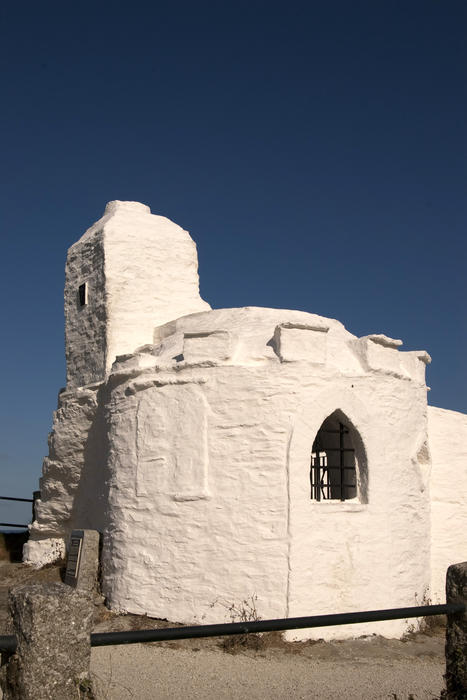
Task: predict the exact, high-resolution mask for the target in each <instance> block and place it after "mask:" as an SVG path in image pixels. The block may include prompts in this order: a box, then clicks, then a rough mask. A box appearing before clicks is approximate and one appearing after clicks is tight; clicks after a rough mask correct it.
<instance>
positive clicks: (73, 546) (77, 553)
mask: <svg viewBox="0 0 467 700" xmlns="http://www.w3.org/2000/svg"><path fill="white" fill-rule="evenodd" d="M83 537H84V532H83V530H73V532H72V533H71V539H70V546H69V549H68V559H67V562H66V572H65V583H67V584H68V585H69V586H73V587H76V583H77V581H78V574H79V564H80V560H81V550H82V547H83Z"/></svg>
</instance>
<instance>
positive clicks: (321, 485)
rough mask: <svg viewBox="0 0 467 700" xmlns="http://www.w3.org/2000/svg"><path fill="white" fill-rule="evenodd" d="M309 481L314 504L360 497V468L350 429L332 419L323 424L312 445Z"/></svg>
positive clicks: (331, 417)
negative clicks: (358, 484)
mask: <svg viewBox="0 0 467 700" xmlns="http://www.w3.org/2000/svg"><path fill="white" fill-rule="evenodd" d="M310 482H311V498H312V499H313V500H314V501H328V500H335V501H337V500H338V501H346V500H348V499H351V498H356V496H357V467H356V459H355V449H354V446H353V444H352V438H351V435H350V430H349V428H348V427H347V426H346V425H345V424H344V423H343V422H342V421H340V420H338V419H337V418H333V416H330V417H329V418H327V419H326V420H325V421H324V423H323V425H322V426H321V428H320V429H319V431H318V434H317V435H316V438H315V441H314V442H313V447H312V452H311V468H310Z"/></svg>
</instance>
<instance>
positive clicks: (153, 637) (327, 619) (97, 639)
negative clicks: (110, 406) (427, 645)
mask: <svg viewBox="0 0 467 700" xmlns="http://www.w3.org/2000/svg"><path fill="white" fill-rule="evenodd" d="M465 611H466V606H465V605H464V603H446V604H444V605H422V606H417V607H412V608H390V609H387V610H367V611H366V612H354V613H337V614H335V615H313V616H311V617H289V618H280V619H276V620H258V621H255V622H230V623H225V624H218V625H197V626H195V627H167V628H165V629H152V630H134V631H126V632H94V633H93V634H91V646H92V647H102V646H108V645H117V644H138V643H142V642H165V641H169V640H175V639H197V638H200V637H221V636H224V635H235V634H253V633H257V632H279V631H282V630H290V629H304V628H307V627H330V626H332V625H352V624H357V623H359V622H380V621H383V620H403V619H406V618H408V617H427V616H430V615H456V614H460V613H465ZM16 644H17V642H16V637H15V636H14V635H3V636H0V650H1V651H4V652H7V653H11V654H13V653H14V652H15V650H16Z"/></svg>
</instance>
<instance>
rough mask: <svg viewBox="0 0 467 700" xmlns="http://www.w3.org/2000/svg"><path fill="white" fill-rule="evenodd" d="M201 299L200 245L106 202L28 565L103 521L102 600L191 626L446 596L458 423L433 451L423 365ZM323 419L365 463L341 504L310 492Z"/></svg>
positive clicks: (391, 343)
mask: <svg viewBox="0 0 467 700" xmlns="http://www.w3.org/2000/svg"><path fill="white" fill-rule="evenodd" d="M146 267H147V268H148V269H146ZM135 278H136V281H135ZM82 280H84V281H86V282H87V283H88V289H87V291H88V303H87V305H85V306H84V307H78V306H77V296H76V295H77V289H78V288H79V285H80V284H81V283H82ZM92 304H94V307H92ZM206 306H207V305H206V304H205V302H203V301H202V300H201V299H200V298H199V295H198V278H197V273H196V251H195V249H194V244H193V242H192V241H191V239H190V238H189V236H188V234H187V233H186V232H184V231H182V229H179V227H177V226H176V225H175V224H172V223H171V222H168V220H166V219H163V218H162V217H155V216H152V215H151V214H150V212H149V210H148V209H147V207H144V205H139V204H137V203H112V204H111V205H109V206H108V208H107V210H106V214H105V216H104V217H103V219H101V220H100V221H99V222H98V223H97V224H95V225H94V226H93V227H92V228H91V229H90V230H89V231H88V232H87V233H86V234H85V235H84V236H83V238H82V239H80V241H79V242H78V244H75V246H73V247H72V249H71V251H70V254H69V262H68V273H67V288H66V316H67V362H68V372H69V374H68V377H69V384H68V386H67V391H65V392H63V393H61V394H60V396H59V407H58V410H57V412H56V414H55V417H54V426H53V431H52V433H51V436H50V440H49V456H48V457H47V458H46V460H45V462H44V471H43V474H44V475H43V478H42V481H41V490H42V500H41V502H40V503H39V506H38V517H37V520H36V522H35V523H34V524H33V526H32V528H31V539H30V541H29V543H28V546H27V548H26V550H25V559H26V561H28V562H29V563H31V564H34V565H40V564H42V563H46V562H47V561H49V560H50V559H51V558H53V556H54V552H59V551H61V549H60V548H62V549H63V546H64V544H63V543H64V542H65V541H66V540H67V537H68V535H69V532H70V530H71V529H73V528H75V527H81V528H95V529H98V530H100V531H102V532H103V542H104V545H103V559H102V574H103V581H102V584H103V590H104V593H105V595H106V597H107V600H108V601H109V604H110V605H111V607H112V608H113V609H115V610H122V611H130V612H136V613H142V614H148V615H150V616H154V617H163V618H168V619H170V620H173V621H179V622H183V623H201V622H217V621H220V620H222V619H223V618H224V616H225V607H223V606H222V603H227V604H231V603H236V604H238V603H240V602H241V601H243V600H245V599H246V598H248V597H249V596H252V595H256V596H257V603H258V612H259V614H260V615H261V616H262V617H263V618H267V617H283V616H301V615H309V614H314V613H316V614H319V613H327V612H345V611H352V610H368V609H375V608H386V607H397V606H409V605H413V604H415V603H416V601H417V600H418V601H419V602H420V601H421V600H422V599H423V597H424V596H425V595H426V593H427V591H428V590H429V588H430V584H432V591H437V590H438V589H439V588H440V585H441V583H440V582H441V579H442V578H443V577H444V573H445V568H446V566H447V565H448V564H449V563H452V560H453V559H456V558H459V559H463V558H464V559H465V536H464V543H463V539H462V536H460V535H459V533H460V532H461V530H462V532H465V531H466V529H467V528H466V527H465V525H466V523H465V512H466V508H465V501H463V500H462V498H463V496H460V495H459V494H460V492H461V491H463V493H464V494H465V491H466V487H467V476H466V474H465V458H466V454H465V449H466V448H465V444H467V440H466V437H467V436H466V434H465V431H466V425H467V424H466V417H465V416H462V417H460V416H459V414H454V413H453V412H446V411H440V410H439V409H430V412H429V416H430V440H431V442H430V443H429V440H428V429H427V401H426V395H427V387H426V384H425V368H426V364H427V363H428V362H429V361H430V358H429V356H428V354H427V353H426V352H424V351H419V352H418V351H412V352H402V351H400V349H399V348H400V346H401V341H400V340H394V339H391V338H388V337H387V336H385V335H382V334H374V335H370V336H366V337H364V338H357V337H355V336H354V335H352V334H351V333H349V332H348V331H347V330H346V329H345V328H344V326H343V325H342V324H341V323H339V322H338V321H336V320H334V319H327V318H322V317H320V316H317V315H315V314H311V313H306V312H303V311H290V310H283V309H266V308H258V307H245V308H238V309H218V310H204V309H206ZM191 312H194V313H191ZM183 314H185V315H183ZM94 380H98V381H96V383H95V384H91V383H90V382H91V381H94ZM80 384H82V385H86V386H80ZM330 416H331V417H332V418H330ZM326 419H329V421H337V422H338V421H339V420H340V421H342V422H344V423H345V424H346V425H347V426H348V428H349V431H350V432H349V437H348V439H349V440H351V444H352V445H353V447H354V448H355V451H356V458H357V491H356V493H357V495H356V497H355V498H352V499H351V500H347V501H344V502H341V501H340V500H329V501H320V502H317V501H315V500H312V498H311V489H310V459H311V452H312V445H313V442H314V439H315V437H316V434H317V432H318V430H319V429H320V427H321V425H322V424H323V422H324V421H325V420H326ZM329 421H328V423H327V424H330V423H329ZM336 424H338V423H336ZM453 435H456V436H457V437H456V439H455V440H454V438H453ZM445 436H448V439H447V440H445V439H444V437H445ZM456 441H457V442H456ZM450 445H454V447H451V446H450ZM430 451H431V454H432V455H433V462H434V466H433V471H432V474H431V479H432V483H431V496H432V498H434V501H433V503H431V502H430V468H431V461H430ZM454 452H455V454H454ZM448 456H449V460H448V461H449V465H447V466H446V461H447V460H446V458H447V457H448ZM451 457H453V459H451ZM454 457H455V459H454ZM444 475H447V476H448V478H446V479H444ZM453 483H454V484H459V489H456V488H455V486H454V487H453ZM454 492H455V493H456V495H455V496H453V495H452V494H453V493H454ZM458 492H459V493H458ZM446 523H450V524H451V525H454V526H455V535H453V534H452V533H451V531H450V529H449V527H448V526H447V525H446ZM430 527H431V533H432V534H431V536H430ZM432 540H433V543H432ZM461 552H464V554H462V555H461ZM458 554H459V556H458ZM430 563H431V571H430ZM410 624H412V622H411V623H410ZM406 627H407V621H392V622H382V623H373V624H367V625H358V626H356V625H353V626H347V627H338V628H325V629H320V630H302V631H298V632H290V633H289V635H288V636H289V637H292V638H309V637H325V638H333V637H340V638H343V637H352V636H355V635H359V634H364V633H367V634H371V633H374V632H375V633H380V634H384V635H387V636H399V635H401V634H402V633H403V632H404V630H405V629H406Z"/></svg>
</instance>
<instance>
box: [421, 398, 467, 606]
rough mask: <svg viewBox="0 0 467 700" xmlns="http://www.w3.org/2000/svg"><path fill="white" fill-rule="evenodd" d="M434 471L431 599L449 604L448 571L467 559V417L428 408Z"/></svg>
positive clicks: (432, 481)
mask: <svg viewBox="0 0 467 700" xmlns="http://www.w3.org/2000/svg"><path fill="white" fill-rule="evenodd" d="M428 426H429V433H430V451H431V459H432V472H431V513H432V520H431V570H432V582H431V596H432V599H433V602H443V603H444V602H445V601H446V595H445V572H446V569H447V567H448V566H450V564H455V563H458V562H461V561H465V560H466V559H467V416H466V415H464V414H463V413H457V412H456V411H446V410H444V409H442V408H435V407H434V406H429V407H428Z"/></svg>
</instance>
